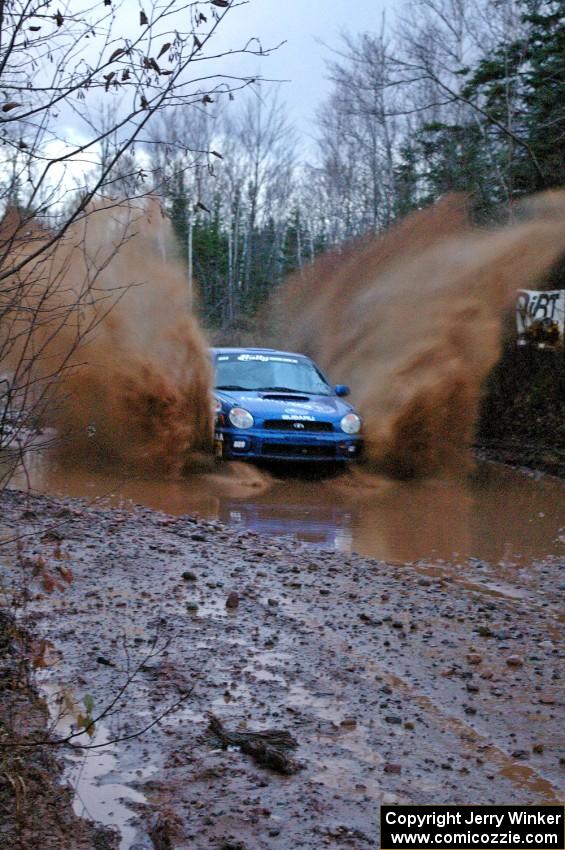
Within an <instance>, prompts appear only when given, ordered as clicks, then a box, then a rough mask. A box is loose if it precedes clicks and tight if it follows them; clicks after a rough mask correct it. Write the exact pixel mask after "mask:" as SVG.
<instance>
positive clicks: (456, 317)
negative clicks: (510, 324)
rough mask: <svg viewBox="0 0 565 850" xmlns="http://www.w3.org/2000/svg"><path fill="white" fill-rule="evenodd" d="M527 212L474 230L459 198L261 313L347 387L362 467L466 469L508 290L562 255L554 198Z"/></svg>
mask: <svg viewBox="0 0 565 850" xmlns="http://www.w3.org/2000/svg"><path fill="white" fill-rule="evenodd" d="M527 212H528V215H529V216H530V220H528V221H523V222H518V223H515V224H512V225H507V226H505V227H500V228H498V229H495V230H490V231H486V230H479V229H477V228H473V227H472V226H471V225H470V223H469V221H468V217H467V214H466V211H465V202H464V199H463V198H461V197H459V196H454V197H448V198H446V199H444V200H442V201H441V202H439V203H438V204H437V205H436V206H434V207H432V208H430V209H427V210H424V211H419V212H417V213H414V214H412V215H411V216H408V217H407V218H406V219H404V220H403V221H401V222H400V223H399V224H397V225H395V226H394V227H393V228H391V229H390V230H389V231H388V232H387V233H385V234H383V235H381V236H378V237H375V238H365V239H362V240H360V241H358V242H356V243H354V244H352V245H350V246H349V247H347V248H345V249H344V250H339V251H336V252H334V253H330V254H327V255H325V256H323V257H321V258H320V259H319V260H317V261H316V262H315V263H314V264H313V265H312V266H311V267H309V268H308V269H306V270H304V271H303V272H302V274H299V275H296V276H295V277H294V278H292V279H291V280H290V281H289V282H288V283H287V284H286V285H285V286H284V287H283V289H282V291H281V293H280V294H279V295H278V296H277V297H276V299H274V301H273V302H272V303H271V304H270V305H269V313H270V314H271V315H275V316H284V317H285V318H284V328H283V327H279V328H273V329H272V336H273V337H274V339H275V341H276V343H277V344H279V345H281V346H283V347H285V348H287V349H295V350H298V351H304V352H306V353H308V354H310V355H311V356H313V357H314V358H315V359H316V360H317V361H318V362H319V363H320V364H321V365H322V366H323V367H324V368H325V369H326V370H327V371H328V372H329V374H330V375H331V377H332V379H333V380H335V381H339V382H346V383H348V384H351V386H352V387H353V390H354V394H353V399H354V401H355V402H356V403H357V405H358V406H359V408H360V410H361V412H362V414H363V416H364V420H365V440H366V460H367V465H368V467H369V468H370V469H371V470H372V471H375V472H384V473H386V474H392V475H394V476H396V477H401V478H402V477H412V476H423V475H434V474H437V473H445V472H448V471H452V470H457V471H459V470H460V469H461V468H462V467H463V468H464V467H465V465H466V463H467V457H468V453H467V449H468V446H469V445H470V443H471V441H472V439H473V433H474V424H475V421H476V417H477V410H478V404H479V399H480V394H481V386H482V383H483V381H484V379H485V377H486V376H487V375H488V373H489V371H490V369H491V368H492V367H493V366H494V364H495V363H496V361H497V360H498V358H499V356H500V337H501V321H502V316H503V313H504V310H505V307H506V306H507V305H508V304H509V303H510V298H511V293H512V292H513V291H514V290H515V289H517V288H521V287H526V288H527V287H528V286H533V285H535V283H536V281H538V280H539V279H540V278H541V277H542V276H543V274H544V273H545V272H546V271H547V270H548V269H549V268H550V266H551V265H552V263H553V262H554V261H555V260H556V259H557V258H558V256H559V254H560V253H561V252H563V250H564V248H565V215H564V214H563V198H562V196H560V195H559V193H551V194H549V195H547V196H545V195H541V196H538V197H537V198H535V199H532V200H531V201H530V203H529V207H528V211H527Z"/></svg>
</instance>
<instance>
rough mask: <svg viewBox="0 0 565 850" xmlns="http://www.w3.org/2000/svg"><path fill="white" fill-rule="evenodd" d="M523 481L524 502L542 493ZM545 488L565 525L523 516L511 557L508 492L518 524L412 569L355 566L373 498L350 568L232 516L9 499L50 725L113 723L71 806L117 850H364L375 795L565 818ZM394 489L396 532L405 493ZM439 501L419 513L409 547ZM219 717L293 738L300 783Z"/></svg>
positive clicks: (425, 554) (558, 591) (428, 557)
mask: <svg viewBox="0 0 565 850" xmlns="http://www.w3.org/2000/svg"><path fill="white" fill-rule="evenodd" d="M487 477H488V475H487ZM521 480H522V481H523V482H529V483H524V487H525V495H524V499H523V501H524V503H526V504H527V503H528V499H531V493H530V492H529V490H528V488H529V487H530V484H531V483H532V479H530V478H526V477H524V476H522V478H521ZM285 486H286V487H288V486H291V487H294V486H295V485H294V484H292V485H289V483H288V482H286V483H285V482H282V484H279V485H276V486H274V487H271V488H270V490H263V491H262V493H260V492H259V489H257V493H256V495H255V496H253V495H252V494H249V493H248V494H247V497H248V498H247V499H241V493H240V494H239V501H240V502H242V503H243V504H248V503H249V501H250V500H251V503H252V504H254V505H257V504H259V505H261V504H264V500H265V499H267V494H268V492H271V493H272V492H275V491H276V489H277V487H282V488H283V490H284V487H285ZM296 486H298V485H296ZM299 486H300V487H308V486H313V485H312V484H311V483H309V482H302V483H301V484H300V485H299ZM329 486H332V487H334V486H337V485H335V482H334V483H331V482H330V485H329ZM339 486H342V485H339ZM430 486H431V485H430ZM444 486H445V487H448V485H444ZM449 486H450V487H452V488H453V486H455V485H449ZM542 486H544V487H547V488H549V490H551V491H552V492H553V490H552V488H555V497H556V500H555V502H553V503H551V504H553V508H551V509H549V508H548V505H549V504H550V503H548V501H547V500H545V501H544V503H543V507H542V506H541V503H540V504H538V503H536V502H535V500H534V501H533V504H530V507H529V508H524V516H523V520H524V523H525V525H526V526H530V525H535V526H536V529H537V530H536V532H535V534H534V535H532V536H531V537H530V538H526V537H525V536H522V537H520V538H517V539H516V538H514V546H513V548H512V549H511V550H508V542H507V540H506V537H505V535H506V534H507V533H508V523H509V519H508V514H509V512H510V508H509V505H510V502H511V501H512V500H510V499H508V501H507V502H506V504H507V506H508V510H507V509H505V508H504V504H500V505H499V507H498V510H497V511H494V509H493V506H492V505H491V506H490V508H489V509H488V510H487V508H485V516H487V515H488V516H490V520H489V522H490V525H489V527H488V529H486V528H483V531H482V532H481V533H478V534H476V535H475V536H474V537H472V539H469V538H468V537H464V536H463V537H458V538H456V537H454V538H451V539H448V540H447V542H445V539H444V538H443V543H442V538H440V537H438V536H437V534H438V533H439V532H433V531H431V532H430V534H431V537H430V538H429V539H430V540H432V541H433V542H434V545H433V546H432V547H429V545H428V548H427V549H425V546H424V549H422V548H420V549H418V548H412V550H411V554H410V556H409V557H408V556H407V550H402V549H401V548H397V549H396V550H395V549H394V547H393V548H389V549H388V550H387V549H385V550H384V551H385V552H387V553H388V552H393V553H394V555H396V558H398V560H401V559H404V560H405V561H407V560H410V561H411V563H406V564H400V563H396V564H395V563H387V562H386V560H384V559H382V560H378V559H376V558H374V557H365V556H363V555H360V554H354V553H353V552H351V551H348V550H349V549H357V548H359V549H360V550H361V551H363V548H364V546H373V545H374V544H373V543H372V542H369V543H366V544H363V543H362V541H363V539H365V540H367V539H368V540H369V541H373V540H375V539H377V540H380V539H382V535H381V536H379V535H380V534H381V532H380V531H379V532H378V533H377V534H376V535H374V534H373V535H371V534H369V533H367V536H366V537H365V538H363V534H362V533H361V534H360V530H362V529H363V523H362V522H361V521H360V520H359V517H360V516H361V517H363V511H362V509H361V503H363V504H365V501H364V500H360V501H358V502H357V505H356V507H357V511H358V512H357V513H355V510H353V509H351V516H352V517H357V519H356V520H352V521H351V522H350V524H349V526H348V528H349V529H353V532H352V539H351V540H350V541H349V542H348V543H347V545H346V546H345V547H344V549H342V550H341V551H339V547H337V546H336V545H335V544H334V545H333V546H328V545H326V546H325V547H324V543H326V538H325V537H324V539H323V540H322V541H319V542H320V543H321V544H322V545H321V546H317V547H313V546H312V545H311V544H310V545H309V544H305V543H303V542H300V541H296V540H292V539H290V538H289V537H282V538H281V537H279V538H274V537H268V536H263V535H260V534H257V533H256V531H254V530H253V525H252V523H251V522H245V521H243V522H242V523H239V518H237V520H238V521H237V522H234V517H230V516H228V517H226V518H227V519H228V520H229V521H230V522H231V523H232V525H231V526H230V525H227V524H224V523H222V522H220V521H219V519H217V518H205V517H202V518H195V517H194V516H193V515H191V510H190V509H189V508H188V504H189V500H179V501H183V502H184V504H186V505H187V507H186V508H185V511H186V513H185V512H184V511H183V509H182V507H181V505H180V504H177V507H176V508H173V510H175V511H176V512H177V513H178V514H179V515H177V516H172V515H167V514H165V513H159V512H155V511H153V510H151V509H149V508H145V507H139V506H138V507H134V506H132V505H131V504H129V503H128V504H127V506H126V505H124V504H123V503H122V507H121V508H110V507H109V506H107V505H100V504H98V505H95V506H94V507H93V506H87V505H86V503H85V502H81V501H77V500H74V499H72V498H69V497H68V495H67V496H66V497H64V498H55V497H52V496H35V497H31V498H29V499H27V498H26V497H24V496H23V495H22V494H20V493H18V492H15V491H14V492H8V493H6V494H5V495H4V496H3V503H2V512H1V516H2V530H1V533H2V534H3V535H7V534H8V535H9V534H12V533H14V532H18V533H19V534H25V535H26V536H25V537H24V538H23V544H22V548H21V551H20V553H19V557H18V555H17V552H16V550H15V547H12V548H11V551H10V552H9V553H8V552H7V550H6V549H5V550H4V553H3V556H2V557H3V559H4V566H5V568H8V569H9V574H8V573H7V572H5V576H4V589H5V590H6V591H7V592H11V590H12V589H13V588H15V589H16V590H19V591H21V590H22V588H23V587H25V588H26V595H27V597H28V599H29V601H28V603H27V607H26V612H25V614H26V617H27V619H28V621H29V623H30V625H31V626H32V627H33V628H34V629H35V631H36V632H37V633H38V634H39V635H41V637H43V638H45V639H47V640H48V641H50V644H49V645H48V647H49V652H48V653H47V655H46V656H45V658H44V661H45V664H46V666H45V668H44V669H43V670H42V671H41V675H40V678H41V680H42V681H43V686H44V689H45V693H46V695H47V696H48V697H49V700H50V704H51V711H52V717H53V718H54V719H57V716H58V715H61V714H63V713H65V712H66V714H67V717H59V718H58V721H59V728H60V729H62V730H63V731H64V730H65V729H67V730H68V728H69V724H70V723H71V722H72V715H73V711H74V712H75V718H76V716H77V711H78V709H77V706H78V707H79V709H80V708H81V707H85V706H87V705H88V706H90V705H91V700H92V703H93V706H92V713H93V716H94V717H96V716H97V715H98V714H100V712H105V710H106V709H107V708H108V707H110V710H109V711H108V712H107V713H105V716H104V718H103V719H102V721H101V722H99V723H98V724H97V728H96V731H95V734H94V736H93V738H92V743H94V744H97V745H98V744H99V745H100V746H99V748H98V749H93V750H90V751H84V752H82V753H78V754H77V753H75V754H74V755H73V762H72V764H69V775H71V776H72V777H73V780H74V782H75V784H76V785H77V788H78V794H77V798H76V800H75V808H76V810H77V811H79V812H82V813H84V814H85V815H86V816H91V817H93V818H94V819H96V820H99V821H101V822H103V823H105V824H114V825H115V826H116V827H117V828H119V829H120V831H121V833H122V842H121V847H122V848H124V850H133V848H135V850H141V848H147V850H149V848H153V847H157V848H159V847H161V846H167V845H166V844H165V843H163V842H164V841H166V840H168V839H167V836H168V837H169V839H170V842H171V843H172V846H175V847H176V848H179V850H183V848H187V849H188V848H195V847H198V848H199V850H200V848H214V850H216V849H217V850H220V848H221V849H222V850H228V848H232V850H233V848H239V849H240V850H243V848H247V850H264V848H268V850H278V849H279V848H280V850H283V848H284V850H289V848H291V847H292V848H298V847H301V848H309V849H311V850H314V848H319V847H344V848H345V847H348V848H357V850H369V848H374V847H375V846H378V845H377V840H378V806H379V804H380V803H381V802H395V801H396V802H405V803H419V804H424V803H432V802H434V803H437V802H441V803H457V802H459V803H500V804H504V803H554V802H558V801H559V800H560V799H562V797H563V790H564V784H565V783H564V775H565V774H564V759H565V742H564V738H563V732H562V726H563V688H562V679H561V678H560V677H561V676H562V674H563V630H562V629H563V607H562V599H563V591H564V590H565V584H564V582H565V578H564V575H563V560H562V557H561V555H560V552H559V546H560V545H561V544H560V543H559V539H558V538H559V535H560V534H561V535H562V534H563V531H562V530H561V531H559V520H558V513H556V511H557V505H558V501H557V495H558V494H559V493H560V494H561V496H562V489H560V488H561V487H562V485H561V484H559V482H551V481H550V480H549V479H546V480H545V483H544V485H542ZM435 487H436V492H437V488H438V487H439V488H440V492H441V485H440V484H439V483H438V484H436V485H435ZM318 489H319V486H318ZM295 492H296V491H295ZM424 492H427V493H428V495H429V493H430V492H431V491H429V490H428V491H424ZM448 492H449V493H451V494H453V493H455V492H456V491H455V490H453V489H449V487H448ZM469 492H470V491H468V490H465V493H466V499H467V500H470V496H469ZM391 493H392V496H391ZM528 494H529V495H528ZM388 495H389V498H392V504H393V506H394V513H393V514H392V513H391V516H393V515H394V517H395V519H396V522H397V523H398V524H399V527H401V526H402V523H401V521H400V519H399V516H400V515H401V514H402V510H401V505H400V504H399V502H398V498H399V497H398V489H394V490H392V491H389V494H388ZM373 496H374V497H375V498H376V494H373ZM382 496H383V494H380V496H379V498H380V499H381V504H384V502H382ZM121 497H125V498H127V499H129V498H133V493H130V494H124V493H122V496H119V495H118V496H116V499H119V498H121ZM164 498H167V497H164ZM215 498H219V497H218V488H216V495H215ZM226 498H228V499H231V498H233V496H229V497H226ZM343 498H344V499H345V497H343ZM419 498H420V499H421V500H422V503H423V502H424V501H425V499H424V496H423V495H421V496H420V497H419ZM254 500H255V501H254ZM337 501H338V503H339V499H338V500H337ZM345 501H346V503H347V504H348V505H349V506H350V507H351V505H352V504H353V506H354V507H355V500H352V499H351V498H347V499H345ZM220 502H221V498H220ZM448 504H449V498H448V497H446V499H445V501H441V500H440V501H439V502H437V501H436V502H435V504H434V502H433V500H432V501H431V502H430V503H429V504H428V506H427V509H426V511H423V512H422V514H421V518H420V520H419V521H417V520H416V519H415V515H414V512H412V513H411V514H409V516H408V518H407V519H406V522H407V523H408V525H407V526H405V527H406V528H408V526H409V525H410V523H411V524H412V527H413V533H412V535H411V536H410V537H409V540H417V538H418V534H417V529H418V527H422V528H424V527H425V523H424V519H425V517H426V516H427V517H429V518H430V523H431V525H432V528H433V527H434V522H433V520H432V518H433V517H434V515H436V514H441V513H442V511H443V509H444V508H445V506H446V505H448ZM457 505H458V503H457V501H456V500H455V504H454V505H452V510H451V513H449V514H448V515H447V519H449V517H453V518H454V519H455V518H456V516H457ZM171 507H172V505H171V503H169V504H168V508H169V510H170V509H171ZM471 507H472V502H471V503H470V505H469V513H467V514H466V515H465V516H466V517H467V522H466V523H465V522H463V526H464V528H465V529H466V530H467V531H468V530H469V528H473V522H470V521H469V518H470V517H471V518H473V520H474V521H476V516H477V512H476V511H473V510H471ZM536 508H539V510H536ZM216 510H217V507H214V508H213V510H212V512H211V513H212V516H214V517H215V516H217V515H219V514H220V511H218V514H214V511H216ZM391 511H392V508H391ZM202 512H203V513H205V512H204V511H202ZM242 513H243V515H244V516H246V514H245V511H243V512H242ZM536 513H537V514H538V517H537V519H538V520H539V524H537V525H536V523H535V519H536V517H535V514H536ZM540 513H544V516H543V517H542V516H539V514H540ZM254 515H256V514H254ZM385 516H386V512H385ZM548 516H549V518H548ZM526 518H529V519H531V520H532V522H527V521H526ZM443 519H444V523H445V525H449V523H448V522H447V521H446V515H445V514H444V517H443ZM383 522H384V520H383V519H382V516H381V518H380V520H378V521H377V520H376V521H375V524H376V526H377V529H380V528H381V525H382V523H383ZM418 522H420V523H421V524H420V525H418ZM453 524H454V527H455V529H460V528H461V527H462V523H461V522H460V523H457V522H454V523H453ZM540 524H541V531H540V528H539V525H540ZM367 525H368V523H365V526H364V527H365V528H366V527H367ZM439 525H440V524H439V522H438V523H437V528H438V529H439ZM261 530H266V529H261ZM286 532H287V533H293V530H292V528H290V529H286ZM294 533H295V536H297V537H299V536H300V534H301V532H300V529H296V528H295V529H294ZM324 534H325V532H324ZM403 534H404V532H402V531H401V532H399V534H398V537H397V540H398V541H399V542H400V541H401V539H402V535H403ZM434 535H436V536H434ZM536 535H538V536H537V537H536ZM303 536H305V535H303ZM542 537H543V538H545V544H543V543H542ZM483 538H484V540H485V541H486V542H485V548H483V549H480V548H477V541H481V540H483ZM384 539H385V543H386V544H387V545H388V546H389V547H390V540H391V537H390V534H389V536H388V537H386V535H385V537H384ZM455 539H457V541H458V542H457V545H458V547H459V549H456V548H454V544H453V541H454V540H455ZM460 540H463V541H465V540H467V543H466V546H467V548H465V547H464V546H463V545H460V543H459V541H460ZM536 540H537V541H538V542H537V543H536V542H535V541H536ZM358 541H361V545H359V542H358ZM420 542H421V541H420ZM424 543H425V541H424ZM561 543H562V536H561ZM442 547H443V548H442ZM489 547H490V548H489ZM336 549H337V551H336ZM448 551H449V552H450V553H451V555H449V554H448ZM457 551H459V554H458V555H457V556H456V555H454V554H453V553H455V552H457ZM387 557H388V559H389V560H390V559H391V556H390V555H387ZM396 558H395V559H396ZM65 570H71V571H72V580H71V581H61V577H64V576H63V573H64V571H65ZM49 577H51V579H53V580H54V584H53V583H52V582H51V581H50V580H49ZM49 591H50V592H49ZM234 594H235V595H234ZM230 595H231V596H230ZM228 599H230V604H231V605H232V606H233V607H229V605H228V606H227V607H226V602H227V600H228ZM126 682H129V684H128V685H127V687H126V688H125V690H124V691H123V694H122V695H121V696H120V697H119V699H118V700H117V701H116V702H115V704H113V701H114V700H115V699H116V696H117V695H118V694H119V693H120V690H121V689H122V688H123V687H124V684H125V683H126ZM65 695H66V696H65ZM69 706H74V709H69ZM171 709H174V710H171ZM210 712H213V713H214V714H215V715H216V716H217V717H218V718H219V719H220V720H221V722H222V723H224V724H225V726H226V728H227V729H229V730H230V731H233V730H239V731H242V730H247V731H249V730H251V731H257V730H265V729H273V728H279V729H285V730H287V731H288V732H289V733H290V734H291V735H292V736H293V737H294V738H295V739H296V741H297V742H298V749H297V750H296V752H295V754H294V757H295V758H296V759H297V760H298V762H299V763H300V768H301V769H300V770H299V771H298V772H296V773H293V774H292V775H288V776H285V775H280V774H279V773H277V772H274V771H272V770H268V769H265V768H264V767H262V766H260V765H258V764H257V763H255V762H254V761H253V759H252V758H251V757H250V756H249V755H246V754H245V753H244V752H242V751H241V750H240V749H239V748H238V747H230V748H228V749H223V748H222V747H221V745H220V742H219V741H218V739H217V738H215V737H214V735H212V734H211V733H210V731H209V729H208V725H209V713H210ZM65 724H66V725H65ZM147 727H149V728H147ZM143 729H146V731H145V733H144V734H143V735H142V736H138V735H137V733H138V732H139V731H140V730H143ZM116 739H117V742H116V743H112V741H114V740H116ZM159 842H161V844H160V843H159ZM38 846H41V844H38Z"/></svg>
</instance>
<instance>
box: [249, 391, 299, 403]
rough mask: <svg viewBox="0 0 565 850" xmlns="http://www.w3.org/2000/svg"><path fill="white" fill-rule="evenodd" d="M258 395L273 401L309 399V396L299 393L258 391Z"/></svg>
mask: <svg viewBox="0 0 565 850" xmlns="http://www.w3.org/2000/svg"><path fill="white" fill-rule="evenodd" d="M259 395H260V396H261V398H266V399H272V400H273V401H310V396H308V395H301V394H300V393H284V392H280V393H277V392H266V393H259Z"/></svg>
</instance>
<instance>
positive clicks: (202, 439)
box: [10, 200, 212, 474]
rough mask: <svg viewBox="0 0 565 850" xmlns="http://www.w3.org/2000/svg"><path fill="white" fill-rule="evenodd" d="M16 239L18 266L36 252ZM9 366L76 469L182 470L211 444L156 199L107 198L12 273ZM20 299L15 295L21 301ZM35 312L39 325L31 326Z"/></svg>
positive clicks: (176, 272) (202, 346) (176, 268)
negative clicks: (34, 396)
mask: <svg viewBox="0 0 565 850" xmlns="http://www.w3.org/2000/svg"><path fill="white" fill-rule="evenodd" d="M35 237H36V242H35V244H34V245H31V248H30V245H29V244H26V242H25V241H24V240H22V239H20V240H17V241H16V245H15V249H14V261H17V260H18V259H20V258H21V257H23V256H25V254H26V252H28V251H30V250H31V249H32V248H33V247H37V239H38V238H46V237H45V235H44V234H43V235H42V234H41V233H38V232H37V229H36V232H35ZM19 281H20V286H21V287H23V289H22V291H23V292H25V298H24V301H25V303H26V304H28V305H30V306H31V307H32V308H33V309H32V311H31V313H30V315H33V317H34V321H33V323H32V324H30V325H29V328H27V329H26V321H28V322H29V319H26V317H25V316H24V315H23V314H22V315H20V316H18V324H19V327H20V330H22V331H26V330H27V332H26V333H23V334H22V340H23V339H24V338H28V344H27V348H26V349H25V350H24V349H23V348H22V346H23V342H22V343H21V344H19V345H17V346H15V347H14V349H13V350H12V351H11V352H10V360H11V366H12V369H14V368H17V369H19V374H20V375H24V374H25V365H26V363H27V364H28V365H29V364H30V359H31V358H32V359H33V362H32V363H31V365H30V366H29V372H28V374H29V377H30V378H31V380H32V381H33V382H36V384H35V385H36V387H37V388H41V389H42V391H45V387H46V386H47V385H48V390H47V392H46V393H45V396H44V399H45V401H46V402H47V403H46V404H44V405H43V409H44V412H45V415H46V418H47V421H48V424H51V425H54V426H55V427H57V429H58V430H59V433H60V436H61V438H62V442H61V453H62V456H63V458H64V459H65V460H67V461H70V462H73V461H79V460H84V459H96V460H99V461H103V462H111V463H113V464H118V465H122V466H124V467H127V468H128V469H130V470H131V469H132V468H135V469H137V470H138V471H143V472H150V473H159V474H178V473H180V472H181V471H182V470H184V469H185V468H186V467H188V466H190V465H191V464H194V462H195V460H196V459H197V458H199V457H200V456H201V453H202V452H207V451H209V449H210V446H211V437H212V410H211V395H210V390H211V384H212V375H211V366H210V362H209V357H208V354H207V344H206V341H205V338H204V336H203V334H202V332H201V330H200V328H199V326H198V323H197V321H196V319H195V318H194V316H193V315H192V313H191V310H190V306H189V303H188V295H189V292H188V284H187V279H186V273H185V270H184V268H183V266H182V263H180V262H179V261H178V259H177V257H176V251H175V249H174V240H173V238H172V233H171V227H170V223H169V222H168V220H167V219H166V218H165V217H164V216H163V215H162V213H161V210H160V207H159V205H158V204H157V202H155V201H152V200H150V201H148V202H147V203H145V204H143V205H142V204H112V203H107V204H106V205H104V206H101V207H99V208H97V209H94V210H92V211H90V212H89V214H88V215H87V216H85V217H84V219H82V221H80V222H78V223H77V224H75V225H74V226H73V227H72V228H71V229H70V231H69V232H68V233H67V235H66V236H65V237H64V239H63V240H62V241H61V242H60V243H59V244H58V246H57V248H56V250H54V251H51V252H49V253H47V254H46V258H43V259H42V260H41V261H40V262H37V261H35V262H34V263H33V264H31V265H30V266H29V267H27V268H26V270H25V271H24V272H22V273H21V274H20V275H19ZM21 300H22V299H20V301H21ZM38 317H39V320H38Z"/></svg>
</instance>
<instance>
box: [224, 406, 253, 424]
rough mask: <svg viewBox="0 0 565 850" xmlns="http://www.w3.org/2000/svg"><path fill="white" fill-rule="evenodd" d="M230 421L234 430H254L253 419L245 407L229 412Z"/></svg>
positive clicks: (235, 408)
mask: <svg viewBox="0 0 565 850" xmlns="http://www.w3.org/2000/svg"><path fill="white" fill-rule="evenodd" d="M229 420H230V422H231V424H232V425H233V426H234V428H252V427H253V417H252V416H251V414H250V413H249V411H248V410H245V409H244V408H243V407H232V409H231V410H230V412H229Z"/></svg>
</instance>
